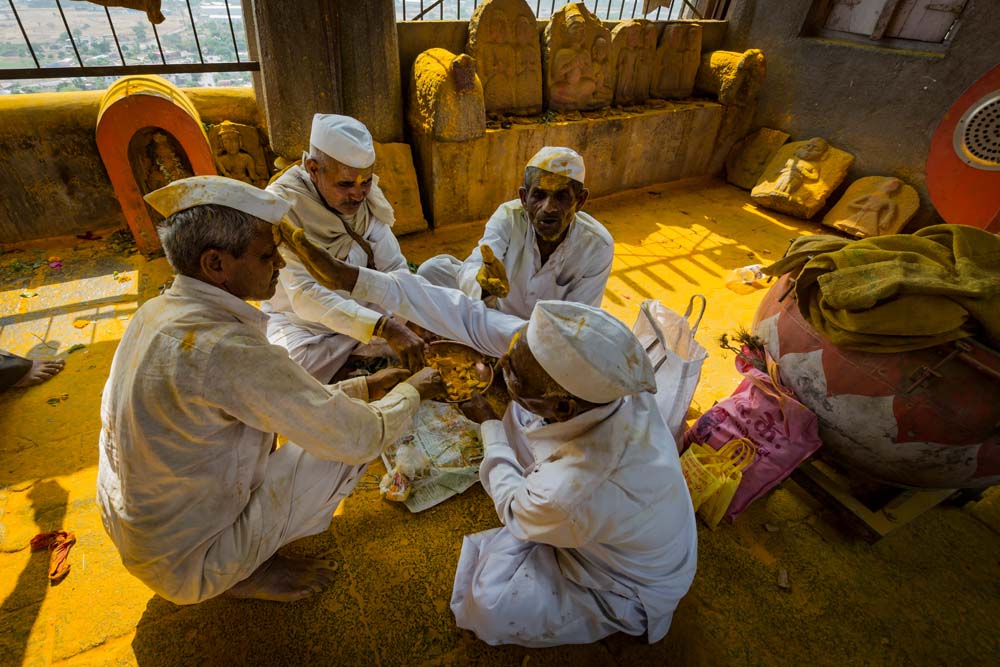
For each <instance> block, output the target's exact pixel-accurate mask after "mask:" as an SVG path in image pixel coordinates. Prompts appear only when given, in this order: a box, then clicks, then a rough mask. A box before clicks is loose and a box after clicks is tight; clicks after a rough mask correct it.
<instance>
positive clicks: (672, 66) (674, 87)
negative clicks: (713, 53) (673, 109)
mask: <svg viewBox="0 0 1000 667" xmlns="http://www.w3.org/2000/svg"><path fill="white" fill-rule="evenodd" d="M653 63H654V67H653V80H652V84H651V88H650V94H651V95H652V96H653V97H656V98H659V99H664V100H665V99H677V98H684V97H691V93H692V92H693V90H694V82H695V78H696V77H697V75H698V67H699V66H700V65H701V26H700V25H698V24H697V23H669V24H667V25H666V26H664V28H663V34H662V35H660V43H659V46H658V47H657V49H656V55H655V58H654V60H653Z"/></svg>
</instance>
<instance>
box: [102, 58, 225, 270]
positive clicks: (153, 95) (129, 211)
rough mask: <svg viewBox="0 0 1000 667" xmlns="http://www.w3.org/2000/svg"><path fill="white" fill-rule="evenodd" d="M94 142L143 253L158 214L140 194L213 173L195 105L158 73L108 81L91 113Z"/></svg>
mask: <svg viewBox="0 0 1000 667" xmlns="http://www.w3.org/2000/svg"><path fill="white" fill-rule="evenodd" d="M97 148H98V151H99V152H100V154H101V161H102V162H104V167H105V169H107V171H108V176H109V177H110V179H111V185H112V186H113V187H114V190H115V196H116V197H117V198H118V203H119V204H120V205H121V207H122V214H123V215H124V216H125V221H126V222H127V223H128V226H129V229H131V231H132V235H133V236H134V237H135V242H136V246H137V247H138V248H139V250H140V251H141V252H143V253H146V254H150V253H155V252H157V251H159V250H160V239H159V237H158V236H157V234H156V223H157V222H158V221H159V219H160V218H159V216H158V215H157V214H156V212H155V211H153V209H152V208H150V207H149V206H147V205H146V202H145V201H144V200H143V198H142V197H143V195H144V194H147V193H149V192H152V191H153V190H156V189H158V188H161V187H163V186H165V185H167V184H169V183H171V182H173V181H175V180H177V179H179V178H186V177H188V176H204V175H215V174H216V170H215V162H214V160H213V156H212V149H211V147H210V146H209V143H208V137H207V136H206V135H205V129H204V127H203V125H202V122H201V116H199V115H198V111H197V109H195V107H194V105H193V104H192V103H191V100H190V99H189V98H188V97H187V95H185V94H184V92H183V91H182V90H181V89H180V88H178V87H176V86H175V85H174V84H172V83H170V82H169V81H167V80H166V79H163V78H161V77H158V76H147V75H137V76H126V77H123V78H121V79H119V80H118V81H116V82H115V83H113V84H111V86H110V87H109V88H108V90H107V92H105V93H104V97H103V98H101V104H100V110H99V112H98V115H97Z"/></svg>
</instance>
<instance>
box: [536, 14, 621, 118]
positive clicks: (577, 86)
mask: <svg viewBox="0 0 1000 667" xmlns="http://www.w3.org/2000/svg"><path fill="white" fill-rule="evenodd" d="M542 72H543V74H544V81H545V85H544V96H545V106H546V107H547V108H548V109H551V110H552V111H573V110H591V109H600V108H602V107H606V106H608V105H610V104H611V100H612V98H613V97H614V79H613V77H614V70H613V69H612V66H611V31H610V30H608V29H607V28H606V27H604V24H603V23H602V22H601V20H600V19H599V18H597V17H596V16H594V15H593V14H592V13H591V11H590V10H589V9H587V6H586V5H585V4H583V3H582V2H570V3H567V4H565V5H563V6H562V7H561V8H560V9H559V10H558V11H556V13H555V14H553V15H552V18H551V19H549V23H548V25H547V26H545V34H544V39H543V48H542Z"/></svg>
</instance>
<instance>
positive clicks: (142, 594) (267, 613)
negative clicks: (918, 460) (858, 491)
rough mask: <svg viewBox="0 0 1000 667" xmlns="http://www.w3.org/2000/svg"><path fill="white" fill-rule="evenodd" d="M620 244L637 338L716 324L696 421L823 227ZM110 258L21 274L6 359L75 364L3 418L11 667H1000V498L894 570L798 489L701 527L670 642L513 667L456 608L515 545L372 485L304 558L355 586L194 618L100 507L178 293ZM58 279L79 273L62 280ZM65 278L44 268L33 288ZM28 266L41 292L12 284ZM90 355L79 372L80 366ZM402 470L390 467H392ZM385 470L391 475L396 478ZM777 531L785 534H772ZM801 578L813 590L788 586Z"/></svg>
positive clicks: (673, 191) (440, 247) (639, 238)
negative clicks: (141, 360)
mask: <svg viewBox="0 0 1000 667" xmlns="http://www.w3.org/2000/svg"><path fill="white" fill-rule="evenodd" d="M587 209H588V210H589V212H591V213H592V214H594V215H595V216H596V217H597V218H598V219H599V220H601V221H603V222H604V223H605V224H606V225H607V226H608V229H609V230H610V231H611V233H612V234H613V235H614V237H615V241H616V244H615V265H614V270H613V272H612V277H611V280H610V283H609V285H608V292H607V294H606V296H605V301H604V305H605V307H606V308H608V309H609V310H610V311H611V312H613V313H614V314H616V315H618V316H619V317H621V318H622V319H624V320H625V321H626V322H629V323H631V322H632V321H633V320H634V319H635V316H636V313H637V310H638V307H639V304H640V303H641V302H642V300H643V299H645V298H649V297H655V298H658V299H660V300H662V301H664V302H665V303H666V304H667V305H669V306H670V307H672V308H674V309H678V310H683V307H684V305H685V304H686V302H687V299H688V297H689V296H690V295H691V294H693V293H702V294H705V295H706V296H707V298H708V312H707V314H706V316H705V321H704V322H703V324H702V328H701V332H700V334H699V338H700V340H701V342H702V343H703V344H704V345H705V346H706V347H707V348H708V349H709V352H710V355H711V356H710V358H709V360H708V362H707V363H706V366H705V371H704V375H703V379H702V383H701V386H700V387H699V391H698V394H697V396H696V399H695V404H694V405H693V406H692V407H693V410H694V413H698V412H700V411H701V410H703V409H705V408H707V407H708V406H710V405H711V404H712V402H713V401H714V400H716V399H718V398H721V397H723V396H725V395H727V394H728V393H729V392H730V391H731V390H732V389H733V387H734V386H735V384H736V381H737V378H738V375H737V374H736V372H735V370H734V369H733V366H732V358H731V357H730V356H729V355H728V354H726V353H724V352H723V351H721V350H720V349H719V348H718V346H717V345H716V344H715V340H716V338H717V337H718V335H719V334H721V333H723V332H731V331H733V330H734V329H735V328H736V327H738V326H740V325H743V326H749V324H750V322H751V319H752V315H753V312H754V309H755V307H756V304H757V303H758V302H759V300H760V298H761V296H762V294H763V290H762V289H758V290H751V291H750V293H748V294H737V293H735V292H733V291H731V290H730V289H727V288H726V287H725V285H724V283H725V277H726V275H727V273H728V272H729V270H731V269H732V268H735V267H738V266H743V265H747V264H754V263H767V262H769V261H771V260H773V259H775V258H777V257H779V256H780V255H781V254H782V252H783V251H784V249H785V247H786V246H787V244H788V241H789V239H791V238H792V237H794V236H796V235H799V234H809V233H814V232H817V231H819V229H820V228H819V226H818V225H816V224H812V223H806V222H802V221H797V220H793V219H791V218H787V217H785V216H781V215H777V214H773V213H770V212H766V211H762V210H758V209H757V208H756V207H754V206H753V205H751V204H750V203H749V197H748V196H747V194H746V193H745V192H743V191H741V190H738V189H735V188H732V187H729V186H727V185H724V184H721V183H719V182H717V181H694V182H682V183H674V184H670V185H663V186H656V187H649V188H645V189H643V190H638V191H634V192H628V193H624V194H621V195H617V196H614V197H608V198H604V199H601V200H597V201H593V202H591V203H590V204H589V205H588V207H587ZM480 229H481V225H480V224H475V225H463V226H461V227H455V228H447V229H444V230H440V231H438V232H436V233H426V234H422V235H417V236H410V237H406V238H404V239H403V241H402V245H403V249H404V251H405V252H406V253H407V256H408V257H409V258H410V259H411V260H414V261H421V260H423V259H426V258H427V257H428V256H430V255H432V254H435V253H437V252H442V251H447V252H452V253H457V254H464V253H465V252H467V251H468V250H469V248H470V247H471V244H472V243H473V242H474V241H475V240H476V239H477V238H478V234H479V231H480ZM97 233H99V234H103V235H104V238H102V239H101V240H97V241H91V240H80V239H77V238H68V239H65V238H64V239H52V240H49V241H44V242H38V243H26V244H21V245H19V246H17V248H13V249H12V248H7V252H6V253H5V254H3V255H2V256H0V313H2V316H0V347H2V348H6V349H10V350H12V351H14V352H18V353H21V354H26V353H30V355H31V356H47V355H49V354H55V353H58V354H59V355H60V356H63V357H65V359H66V362H67V363H66V370H65V371H64V372H63V373H62V374H61V375H60V376H58V377H56V378H55V379H54V380H52V381H50V382H48V383H46V384H44V385H40V386H38V387H34V388H31V389H27V390H11V391H8V392H5V393H3V394H0V600H3V602H2V606H0V665H21V664H23V665H50V664H59V665H133V664H138V665H144V666H145V665H244V664H258V665H307V664H317V665H327V664H329V665H356V664H357V665H385V666H388V665H412V666H417V665H455V666H459V665H522V666H523V665H531V666H533V667H534V666H535V665H563V664H573V665H576V666H580V667H582V666H583V665H637V664H650V665H652V664H675V665H691V664H695V665H712V666H715V665H779V664H780V665H785V664H787V665H854V664H865V665H869V664H891V665H911V664H918V665H929V664H935V665H936V664H953V665H978V664H996V662H997V660H998V659H1000V633H998V632H997V630H998V624H997V623H998V621H997V619H1000V576H998V575H1000V493H996V492H990V493H987V494H986V497H985V499H984V500H982V501H980V502H978V503H973V504H970V505H966V506H965V507H964V508H961V509H957V508H950V507H942V508H938V509H935V510H932V511H930V512H928V513H926V514H924V515H923V516H921V517H919V518H917V519H916V520H914V521H913V522H912V523H911V524H909V525H908V526H905V527H904V528H902V529H900V530H898V531H897V532H896V533H894V534H892V535H890V536H889V537H888V538H886V539H884V540H882V541H881V542H879V543H878V544H876V545H874V546H871V545H868V544H867V543H865V542H863V541H862V540H860V539H858V538H856V537H855V536H853V535H852V534H851V533H849V532H847V531H846V530H844V529H842V528H841V527H840V526H839V524H838V523H837V522H836V520H835V519H834V517H833V516H832V514H831V512H830V511H829V510H827V509H824V508H822V507H820V506H819V504H818V503H816V502H815V501H814V500H812V499H811V498H810V497H809V496H807V495H805V494H804V493H803V492H802V491H801V490H800V489H799V488H798V487H797V486H796V485H794V484H793V483H790V482H786V483H785V484H783V485H781V486H780V487H779V488H778V489H777V490H776V491H774V492H773V493H772V494H771V495H770V496H768V497H767V498H766V499H764V500H762V501H760V502H758V503H757V504H756V505H755V506H753V507H752V508H751V509H750V511H749V512H748V513H747V514H746V515H744V516H743V517H741V518H740V519H739V520H738V521H737V522H736V524H735V525H733V526H730V525H723V526H722V527H721V528H719V529H718V530H716V531H714V532H713V531H709V530H707V529H705V528H704V526H702V527H701V533H700V544H699V551H700V553H699V555H700V559H699V569H698V576H697V578H696V579H695V583H694V586H693V588H692V590H691V592H690V594H689V595H688V596H687V598H686V599H685V600H684V601H683V602H682V603H681V606H680V608H679V609H678V611H677V613H676V616H675V618H674V624H673V627H672V628H671V631H670V634H669V635H668V636H667V638H666V639H665V640H663V641H662V642H660V643H658V644H656V645H654V646H648V645H645V644H644V643H643V642H642V641H641V640H638V639H635V638H630V637H623V636H614V637H611V638H609V639H607V640H605V641H601V642H598V643H596V644H593V645H590V646H573V647H563V648H559V649H548V650H529V649H523V648H519V647H502V648H494V647H490V646H487V645H485V644H483V643H481V642H479V641H477V640H476V639H475V637H474V636H472V635H471V634H470V633H467V632H465V631H461V630H458V629H456V628H455V626H454V620H453V617H452V615H451V612H450V610H449V608H448V600H449V597H450V593H451V583H452V575H453V572H454V566H455V563H456V561H457V558H458V553H459V549H460V546H461V540H462V536H463V535H465V534H467V533H470V532H474V531H478V530H482V529H486V528H490V527H493V526H496V525H497V519H496V516H495V514H494V511H493V508H492V506H491V504H490V503H489V501H488V499H487V498H486V496H485V495H484V494H483V492H482V490H481V489H480V487H479V486H478V485H477V486H475V487H474V488H473V489H471V490H470V491H468V492H467V493H465V494H464V495H463V496H461V497H459V498H455V499H452V500H450V501H448V502H446V503H444V504H442V505H440V506H438V507H437V508H434V509H431V510H429V511H427V512H426V513H424V514H420V515H411V514H410V513H409V512H407V510H406V509H405V508H403V507H401V506H398V505H393V504H390V503H387V502H384V501H382V500H380V499H379V497H378V491H377V488H376V477H375V475H374V474H370V475H369V476H368V479H366V480H365V481H364V482H362V484H361V486H360V487H359V489H358V490H357V491H356V492H355V493H354V494H353V495H352V496H351V497H350V498H349V499H348V500H347V501H346V502H345V503H344V505H343V506H342V507H341V508H340V510H339V511H338V514H337V516H336V517H335V518H334V519H333V523H332V525H331V527H330V529H329V530H328V531H327V532H326V533H324V534H322V535H319V536H316V537H313V538H309V539H306V540H302V541H300V542H297V543H295V544H293V545H292V546H290V547H288V551H289V552H292V553H298V554H303V555H305V554H308V555H315V556H319V555H322V556H324V557H327V558H332V559H335V560H336V561H338V562H339V563H340V576H339V580H338V582H337V584H336V585H335V586H333V587H332V588H330V589H329V590H327V591H325V592H323V593H321V594H319V595H316V596H315V597H312V598H309V599H307V600H305V601H301V602H297V603H293V604H284V605H283V604H276V603H266V602H253V601H235V600H228V599H219V600H212V601H209V602H206V603H204V604H201V605H196V606H190V607H178V606H175V605H173V604H170V603H169V602H166V601H165V600H163V599H161V598H158V597H156V596H154V595H153V594H152V593H151V592H150V591H149V590H148V589H146V588H145V587H144V586H143V585H142V584H140V583H139V582H138V581H136V580H135V579H133V578H132V577H131V576H130V575H128V573H126V572H125V570H124V569H123V568H122V566H121V565H120V563H119V561H118V557H117V554H116V553H115V551H114V550H113V548H112V547H111V544H110V542H109V541H108V539H107V537H106V536H105V534H104V530H103V528H102V527H101V522H100V517H99V515H98V511H97V508H96V507H95V504H94V485H95V478H96V464H97V437H98V430H99V425H100V418H99V406H100V394H101V389H102V387H103V383H104V379H105V377H106V376H107V372H108V367H109V364H110V362H111V357H112V354H113V352H114V349H115V345H116V343H117V341H118V339H119V338H120V336H121V334H122V332H123V331H124V329H125V327H126V326H127V324H128V319H129V317H130V316H131V314H132V313H133V312H134V311H135V309H136V307H137V306H138V305H139V304H140V303H142V302H143V301H145V300H146V299H148V298H150V297H151V296H153V295H155V294H156V292H157V290H158V287H159V286H160V285H161V284H162V283H163V282H164V281H165V280H166V279H167V278H168V277H169V275H170V271H169V268H168V267H167V265H166V262H165V261H164V260H163V259H159V260H156V261H153V262H147V261H145V260H143V259H142V258H141V257H139V256H138V255H132V256H126V255H123V254H121V253H120V252H118V251H116V250H115V249H113V248H112V247H110V246H109V244H108V237H107V233H108V232H107V231H106V230H105V231H98V232H97ZM51 257H58V258H59V259H61V261H62V268H58V269H56V268H49V267H48V260H49V258H51ZM39 260H44V263H42V264H41V266H39V267H38V268H36V269H34V270H32V269H31V268H30V265H31V264H33V263H35V262H38V261H39ZM15 261H16V262H17V263H16V264H14V266H15V267H17V266H22V267H23V266H24V265H28V266H29V268H27V269H25V268H21V269H20V270H17V269H14V270H12V269H11V265H12V263H14V262H15ZM79 344H82V345H85V347H84V348H82V349H77V350H75V351H74V352H72V353H68V354H67V351H68V350H69V349H70V348H71V346H74V345H79ZM375 467H376V468H380V466H375ZM373 470H374V468H373ZM765 524H766V527H765ZM58 528H63V529H66V530H71V531H73V532H75V533H76V535H77V540H78V541H77V544H76V546H75V547H74V548H73V551H72V553H71V555H70V561H71V563H72V571H71V572H70V574H69V576H68V577H67V578H66V580H65V581H63V582H62V583H60V584H59V585H57V586H53V587H50V586H49V585H48V582H47V580H46V565H47V556H46V555H44V554H34V555H33V554H31V553H30V552H29V551H28V549H27V548H26V547H27V544H28V540H29V539H30V538H31V536H32V535H34V534H35V533H37V532H39V531H48V530H54V529H58ZM781 571H784V572H785V573H787V578H788V582H789V584H790V588H783V587H781V586H779V585H778V577H779V572H781Z"/></svg>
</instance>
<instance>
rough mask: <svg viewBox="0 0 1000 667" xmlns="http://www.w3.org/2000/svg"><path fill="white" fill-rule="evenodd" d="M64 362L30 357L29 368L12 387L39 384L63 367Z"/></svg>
mask: <svg viewBox="0 0 1000 667" xmlns="http://www.w3.org/2000/svg"><path fill="white" fill-rule="evenodd" d="M65 365H66V362H65V361H63V360H62V359H32V360H31V368H30V369H28V372H27V373H25V374H24V377H22V378H21V379H20V380H18V381H17V382H16V383H15V384H14V385H13V386H14V387H31V386H33V385H36V384H41V383H42V382H45V381H46V380H48V379H50V378H51V377H52V376H53V375H56V374H57V373H59V371H61V370H62V369H63V367H64V366H65Z"/></svg>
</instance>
